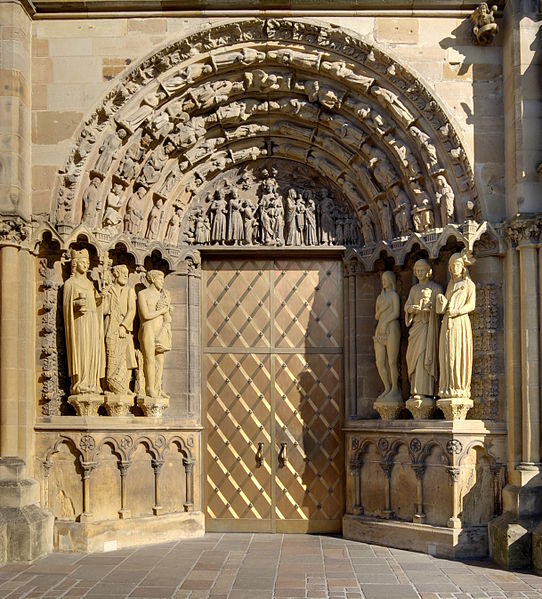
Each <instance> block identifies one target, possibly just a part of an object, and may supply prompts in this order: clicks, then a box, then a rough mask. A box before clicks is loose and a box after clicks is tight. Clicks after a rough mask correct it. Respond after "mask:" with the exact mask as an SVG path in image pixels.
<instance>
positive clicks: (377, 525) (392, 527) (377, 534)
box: [343, 514, 488, 558]
mask: <svg viewBox="0 0 542 599" xmlns="http://www.w3.org/2000/svg"><path fill="white" fill-rule="evenodd" d="M343 537H344V538H345V539H351V540H353V541H362V542H364V543H372V544H375V545H383V546H385V547H395V548H396V549H407V550H410V551H421V552H423V553H428V554H429V555H434V556H436V557H444V558H463V557H485V556H487V552H488V534H487V526H473V527H469V528H463V529H452V528H445V527H443V526H432V525H430V524H416V523H413V522H399V521H397V520H394V521H390V520H379V519H378V518H371V517H368V516H353V515H350V514H346V515H345V516H344V518H343Z"/></svg>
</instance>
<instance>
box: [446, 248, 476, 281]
mask: <svg viewBox="0 0 542 599" xmlns="http://www.w3.org/2000/svg"><path fill="white" fill-rule="evenodd" d="M470 264H472V260H471V259H470V257H469V256H468V255H467V253H466V252H465V251H463V252H461V253H459V252H458V253H456V254H452V255H451V256H450V260H449V261H448V271H449V273H450V275H451V276H452V278H453V279H464V278H466V277H468V276H469V271H468V269H467V266H469V265H470Z"/></svg>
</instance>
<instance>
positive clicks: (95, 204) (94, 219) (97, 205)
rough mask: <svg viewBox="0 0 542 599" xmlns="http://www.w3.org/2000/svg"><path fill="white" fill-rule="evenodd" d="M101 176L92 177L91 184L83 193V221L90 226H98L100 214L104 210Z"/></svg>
mask: <svg viewBox="0 0 542 599" xmlns="http://www.w3.org/2000/svg"><path fill="white" fill-rule="evenodd" d="M101 182H102V180H101V179H100V177H92V179H91V180H90V183H89V186H88V187H87V189H86V190H85V193H84V194H83V198H82V199H83V217H82V219H81V220H82V222H83V223H84V224H85V225H88V226H89V227H90V228H92V229H93V228H95V227H97V226H98V215H99V214H100V212H101V210H102V203H101V200H100V183H101Z"/></svg>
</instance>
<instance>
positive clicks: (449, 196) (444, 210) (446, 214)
mask: <svg viewBox="0 0 542 599" xmlns="http://www.w3.org/2000/svg"><path fill="white" fill-rule="evenodd" d="M435 186H436V188H437V193H436V200H437V204H438V205H439V206H440V221H441V224H442V226H443V227H445V226H446V225H448V224H449V223H451V222H453V220H454V199H455V198H454V192H453V189H452V188H451V187H450V185H449V184H448V181H446V177H445V176H444V175H437V176H436V178H435Z"/></svg>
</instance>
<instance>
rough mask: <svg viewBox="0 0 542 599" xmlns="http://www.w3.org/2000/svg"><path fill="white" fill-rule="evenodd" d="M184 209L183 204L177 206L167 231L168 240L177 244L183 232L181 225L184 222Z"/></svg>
mask: <svg viewBox="0 0 542 599" xmlns="http://www.w3.org/2000/svg"><path fill="white" fill-rule="evenodd" d="M182 216H183V209H182V206H175V208H174V212H173V215H172V217H171V218H170V220H169V223H168V225H167V231H166V242H168V243H170V244H172V245H177V243H178V242H179V234H180V232H181V225H182V222H183V219H182Z"/></svg>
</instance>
